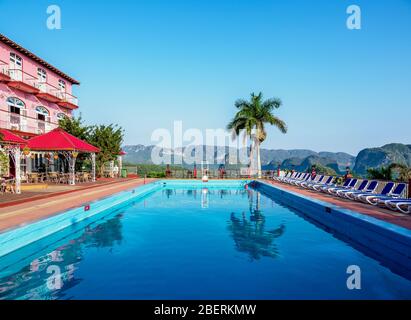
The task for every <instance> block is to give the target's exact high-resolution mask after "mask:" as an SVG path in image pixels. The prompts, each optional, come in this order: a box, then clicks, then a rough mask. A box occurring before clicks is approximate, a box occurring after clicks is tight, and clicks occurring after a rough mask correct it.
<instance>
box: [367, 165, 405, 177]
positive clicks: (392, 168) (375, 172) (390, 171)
mask: <svg viewBox="0 0 411 320" xmlns="http://www.w3.org/2000/svg"><path fill="white" fill-rule="evenodd" d="M367 171H368V178H370V179H379V180H388V181H394V180H397V181H408V179H410V178H411V168H409V167H407V166H406V165H404V164H398V163H392V164H390V165H389V166H387V167H381V168H372V169H368V170H367Z"/></svg>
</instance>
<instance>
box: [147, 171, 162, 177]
mask: <svg viewBox="0 0 411 320" xmlns="http://www.w3.org/2000/svg"><path fill="white" fill-rule="evenodd" d="M165 177H166V174H165V172H155V171H151V172H149V173H148V174H147V178H165Z"/></svg>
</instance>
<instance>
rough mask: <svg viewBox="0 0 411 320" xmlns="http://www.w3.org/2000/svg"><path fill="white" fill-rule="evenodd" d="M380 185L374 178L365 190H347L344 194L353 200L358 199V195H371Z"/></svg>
mask: <svg viewBox="0 0 411 320" xmlns="http://www.w3.org/2000/svg"><path fill="white" fill-rule="evenodd" d="M377 187H378V181H376V180H372V181H371V182H370V183H369V184H368V187H367V188H366V189H365V190H364V191H362V192H361V191H360V192H358V191H349V192H346V193H345V194H344V195H345V196H346V197H347V198H348V199H351V200H356V199H357V197H358V196H361V195H370V194H374V192H375V190H376V189H377Z"/></svg>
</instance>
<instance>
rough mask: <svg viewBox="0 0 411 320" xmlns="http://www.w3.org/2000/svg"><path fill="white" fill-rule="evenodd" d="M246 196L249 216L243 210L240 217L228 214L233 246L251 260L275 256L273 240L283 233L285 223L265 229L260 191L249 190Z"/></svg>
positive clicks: (275, 247)
mask: <svg viewBox="0 0 411 320" xmlns="http://www.w3.org/2000/svg"><path fill="white" fill-rule="evenodd" d="M248 198H249V206H250V208H249V211H250V216H249V218H247V215H246V213H245V212H242V213H241V215H240V217H238V215H236V214H235V213H234V212H232V213H231V216H230V221H229V226H228V230H229V231H230V232H231V236H232V238H233V240H234V242H235V247H236V249H237V250H238V251H239V252H243V253H247V254H248V256H249V258H250V259H251V260H259V259H261V258H262V257H270V258H276V257H277V256H278V255H279V250H278V247H277V245H276V244H275V242H274V241H275V239H277V238H279V237H281V236H282V235H283V234H284V232H285V225H284V224H281V225H280V226H278V227H277V228H275V229H270V230H266V221H265V217H264V215H263V213H262V211H261V195H260V193H259V192H254V191H252V190H249V191H248ZM254 198H255V203H254Z"/></svg>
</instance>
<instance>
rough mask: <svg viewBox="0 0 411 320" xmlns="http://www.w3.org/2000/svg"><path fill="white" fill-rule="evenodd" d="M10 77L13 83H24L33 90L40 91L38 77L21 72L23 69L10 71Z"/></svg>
mask: <svg viewBox="0 0 411 320" xmlns="http://www.w3.org/2000/svg"><path fill="white" fill-rule="evenodd" d="M8 73H9V77H10V79H11V80H12V81H19V82H23V83H25V84H27V85H29V86H31V87H33V88H36V89H38V90H39V83H38V79H37V77H35V76H33V75H31V74H29V73H27V72H25V71H23V70H21V69H9V70H8Z"/></svg>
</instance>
